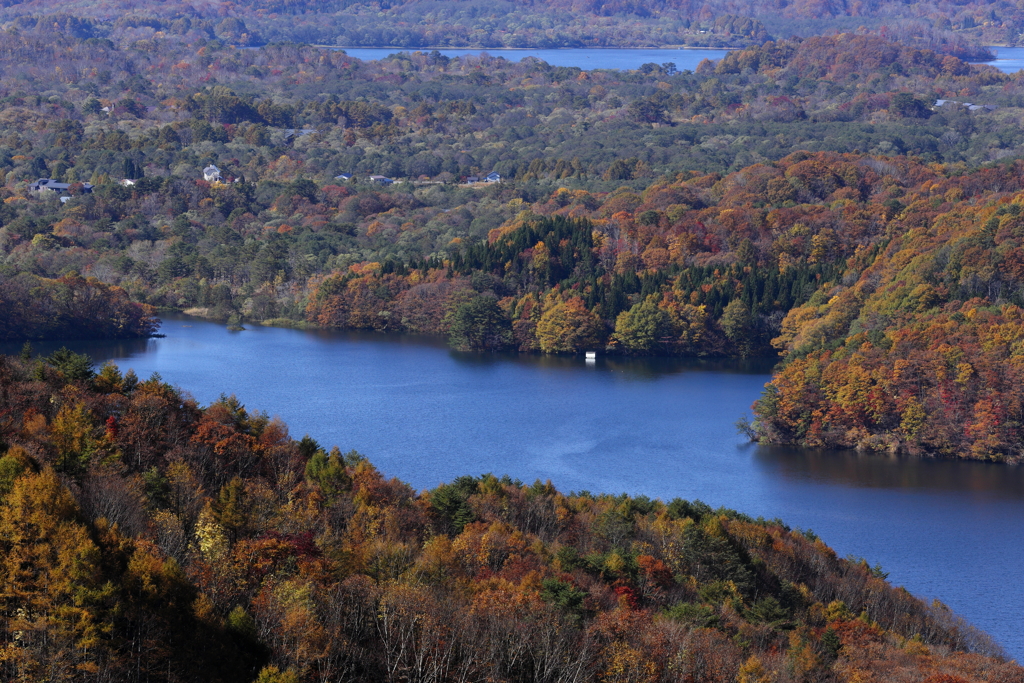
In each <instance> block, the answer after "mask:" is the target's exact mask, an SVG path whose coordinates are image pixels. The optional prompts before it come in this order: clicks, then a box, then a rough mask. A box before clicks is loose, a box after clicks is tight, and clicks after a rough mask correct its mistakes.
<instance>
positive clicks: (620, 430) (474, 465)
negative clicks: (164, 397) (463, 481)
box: [0, 316, 1024, 660]
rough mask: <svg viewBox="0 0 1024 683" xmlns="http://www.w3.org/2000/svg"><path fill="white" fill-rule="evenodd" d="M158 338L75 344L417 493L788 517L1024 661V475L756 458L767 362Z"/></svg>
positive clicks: (414, 341) (903, 462) (1003, 470)
mask: <svg viewBox="0 0 1024 683" xmlns="http://www.w3.org/2000/svg"><path fill="white" fill-rule="evenodd" d="M161 332H163V333H165V334H166V335H167V336H166V337H164V338H160V339H148V340H147V339H143V340H136V341H125V342H79V343H75V344H68V346H70V347H72V348H73V349H75V350H76V351H79V352H87V353H89V354H90V355H92V357H93V358H94V359H96V360H97V361H99V362H102V361H105V360H111V361H113V362H114V363H116V364H117V365H118V366H120V367H121V368H122V369H123V370H127V369H128V368H134V369H135V371H136V372H137V373H138V375H139V376H140V377H141V378H143V379H145V378H147V377H149V376H150V374H151V373H153V372H159V373H160V374H161V375H162V376H163V378H164V380H165V381H167V382H170V383H171V384H175V385H178V386H180V387H182V388H183V389H185V390H186V391H188V392H190V393H191V394H192V395H194V396H195V397H196V398H197V399H198V400H199V401H200V402H202V403H204V404H208V403H210V402H211V401H215V400H217V397H218V396H219V395H220V394H221V393H228V394H231V393H234V394H237V396H238V398H239V399H240V400H241V401H242V402H243V403H244V404H245V405H246V407H247V408H248V409H250V410H262V411H266V412H268V413H270V414H271V415H280V416H281V418H283V419H284V420H285V421H286V422H287V423H288V425H289V427H290V429H291V434H292V436H293V437H296V438H301V437H302V435H303V434H307V433H308V434H310V435H311V436H313V437H314V438H315V439H317V440H318V441H320V443H322V444H324V445H325V446H327V447H330V446H333V445H338V446H339V447H340V448H341V449H342V450H349V449H356V450H358V451H360V452H362V453H364V454H366V455H367V456H368V457H369V458H370V460H371V461H372V462H373V463H374V464H375V465H376V466H377V467H378V468H379V469H380V470H381V471H382V472H384V474H386V475H387V476H397V477H400V478H401V479H403V480H405V481H407V482H409V483H411V484H412V485H413V486H415V487H416V488H417V489H424V488H433V487H434V486H437V485H438V484H440V483H441V482H444V481H450V480H452V479H454V478H455V477H457V476H460V475H463V474H473V475H479V474H482V473H485V472H493V473H495V474H497V475H502V474H509V475H510V476H512V477H517V478H519V479H521V480H523V481H525V482H527V483H532V482H533V481H534V480H535V479H538V478H539V479H541V480H544V479H550V480H551V481H552V482H553V483H554V484H555V485H556V486H558V488H559V489H561V490H562V491H571V490H576V491H579V490H582V489H588V490H590V491H593V492H595V493H596V492H607V493H615V494H618V493H622V492H627V493H630V494H633V495H647V496H651V497H658V498H661V499H663V500H670V499H671V498H674V497H676V496H678V497H681V498H687V499H691V500H692V499H694V498H700V499H703V500H705V501H706V502H708V503H710V504H711V505H713V506H715V507H717V506H720V505H724V506H727V507H731V508H734V509H737V510H740V511H742V512H745V513H747V514H750V515H753V516H755V517H756V516H758V515H762V516H764V517H766V518H773V517H780V518H782V519H783V520H784V521H785V522H786V523H787V524H790V525H792V526H794V527H800V528H804V529H807V528H813V529H814V531H815V532H817V533H818V534H819V535H820V536H821V537H822V539H824V541H825V542H826V543H828V544H829V545H831V546H832V547H833V548H835V549H836V551H837V552H838V553H839V555H840V556H846V555H848V554H852V555H855V556H863V557H865V558H867V559H868V561H869V562H870V563H871V564H872V565H874V564H876V563H879V564H881V565H882V568H883V569H884V570H885V571H887V572H890V576H889V579H890V580H891V581H892V582H893V583H894V584H895V585H898V586H899V585H902V586H905V587H906V588H907V589H908V590H910V591H911V592H912V593H914V594H915V595H919V596H921V597H924V598H926V599H929V600H930V599H932V598H938V599H939V600H942V601H943V602H945V603H946V604H948V605H949V606H950V607H952V608H953V609H954V610H956V611H957V612H958V613H960V614H961V615H963V616H964V617H966V618H967V619H968V620H969V621H970V622H971V623H973V624H975V625H976V626H978V627H980V628H982V629H984V630H985V631H987V632H988V633H990V634H991V635H992V636H993V637H995V638H996V639H997V641H998V642H999V643H1001V644H1002V645H1003V646H1004V647H1006V649H1007V650H1008V651H1009V653H1010V654H1011V655H1012V656H1014V657H1016V658H1018V660H1024V627H1022V626H1021V623H1022V622H1021V616H1020V615H1021V614H1022V613H1024V583H1021V582H1020V581H1019V580H1016V579H1014V578H1013V577H1016V576H1019V575H1020V574H1019V572H1020V568H1021V567H1022V566H1024V467H1008V466H1002V465H996V464H992V463H980V462H952V461H930V460H918V459H909V458H892V457H886V456H883V455H875V454H865V453H856V452H852V451H845V452H838V451H812V450H804V449H794V448H782V447H772V448H768V447H759V446H756V445H753V444H750V443H746V442H745V441H744V439H743V438H741V437H740V436H739V435H738V434H737V433H736V428H735V426H734V422H735V421H736V419H737V418H739V417H740V416H742V415H743V414H747V415H750V404H751V403H752V402H753V401H754V400H755V399H756V398H757V397H758V396H759V395H760V393H761V389H762V388H763V386H764V383H765V382H766V381H768V380H769V379H770V375H769V372H770V365H771V363H770V362H764V361H754V362H750V361H748V362H739V361H706V360H698V359H679V358H676V359H672V358H648V359H628V358H615V357H606V356H601V357H599V358H598V359H597V360H596V362H589V361H585V360H584V359H583V358H579V357H551V356H540V355H517V354H468V353H457V352H454V351H451V350H450V349H448V348H447V347H445V345H444V343H443V341H440V340H437V339H431V338H423V337H412V336H403V335H382V334H372V333H354V332H302V331H297V330H286V329H276V328H266V327H259V326H253V327H251V328H250V329H248V330H246V331H244V332H231V331H229V330H227V329H226V328H225V327H224V325H222V324H219V325H218V324H214V323H210V322H205V321H202V320H196V319H189V318H184V317H172V316H167V317H165V319H164V325H163V327H162V329H161ZM36 346H37V351H39V352H41V353H50V352H52V351H53V350H54V349H55V348H56V347H57V346H60V344H37V345H36ZM20 348H21V345H20V344H8V345H0V352H5V353H17V352H18V351H19V350H20Z"/></svg>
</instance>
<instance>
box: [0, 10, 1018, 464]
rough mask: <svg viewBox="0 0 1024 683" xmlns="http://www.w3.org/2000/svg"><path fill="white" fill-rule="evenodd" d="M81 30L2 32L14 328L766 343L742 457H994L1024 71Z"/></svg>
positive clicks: (0, 297)
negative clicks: (610, 65) (45, 186)
mask: <svg viewBox="0 0 1024 683" xmlns="http://www.w3.org/2000/svg"><path fill="white" fill-rule="evenodd" d="M82 21H84V20H76V19H72V18H70V17H67V16H65V17H63V18H59V19H58V20H55V21H53V22H50V21H48V20H41V19H33V18H22V19H19V20H18V21H17V22H16V23H15V24H12V25H9V26H8V28H7V30H5V31H3V32H0V66H2V67H3V68H2V70H0V73H2V74H3V75H2V76H0V95H2V97H0V107H2V109H0V171H2V173H3V174H4V178H3V179H4V184H3V186H2V187H0V198H2V199H3V203H2V204H0V225H2V227H0V252H2V262H0V307H2V309H3V311H4V312H5V315H4V316H3V323H2V324H3V329H2V330H0V332H2V334H3V336H4V338H6V339H15V338H37V337H61V336H64V337H70V336H74V335H77V336H97V337H110V336H128V335H133V334H134V335H145V334H149V333H151V332H152V331H153V321H152V318H151V317H150V316H151V315H152V309H148V308H145V306H153V307H165V308H170V309H177V310H187V311H189V312H192V313H194V314H198V315H204V316H207V317H211V318H219V319H222V320H228V319H230V320H231V321H232V323H233V324H237V323H240V322H245V321H250V322H251V321H257V322H258V321H268V322H277V323H280V324H311V325H317V326H321V327H327V328H349V329H352V328H355V329H375V330H383V331H396V332H419V333H430V334H445V335H448V337H449V339H450V340H451V343H452V345H453V346H455V347H457V348H463V349H471V350H472V349H477V350H491V349H518V350H521V351H531V352H532V351H539V352H546V353H577V352H581V351H584V350H594V349H603V350H605V351H607V352H612V353H627V354H682V355H704V356H716V355H717V356H727V355H762V354H771V353H776V352H780V351H781V352H782V353H783V361H784V363H785V366H784V369H782V370H781V371H780V374H779V376H778V378H777V381H776V382H775V383H773V385H772V386H771V387H770V388H769V392H768V393H767V394H766V396H765V398H764V400H762V401H761V402H760V403H759V404H758V407H757V409H756V410H757V420H756V424H755V425H754V434H755V435H756V436H757V438H761V439H765V440H769V441H787V442H794V441H795V442H800V443H804V444H808V445H829V446H857V447H862V448H874V449H885V450H892V451H904V452H918V453H927V454H933V455H934V454H943V455H957V456H967V457H976V458H992V459H997V460H1016V459H1017V458H1018V457H1019V453H1020V448H1019V443H1020V438H1021V434H1020V431H1019V429H1020V424H1021V416H1020V405H1021V404H1020V401H1019V400H1018V399H1017V394H1018V392H1019V391H1020V389H1019V388H1018V387H1020V386H1021V383H1020V382H1018V381H1016V376H1015V375H1014V374H1013V373H1014V372H1015V370H1014V368H1015V367H1016V366H1015V365H1013V362H1015V361H1014V360H1013V359H1014V358H1015V357H1016V356H1015V353H1016V350H1015V349H1016V346H1015V344H1016V341H1015V337H1013V333H1012V331H1011V329H1010V327H1008V325H1010V324H1011V323H1012V321H1013V320H1014V318H1013V316H1014V315H1015V313H1014V312H1013V311H1015V310H1016V308H1014V307H1021V306H1024V297H1022V293H1021V277H1022V276H1024V271H1022V272H1018V271H1020V270H1021V269H1020V268H1018V267H1017V265H1019V264H1017V261H1019V260H1020V259H1019V258H1018V257H1019V254H1018V251H1019V245H1018V243H1019V239H1020V236H1019V235H1017V232H1018V231H1017V230H1016V229H1015V228H1013V227H1012V226H1013V225H1015V222H1014V221H1016V220H1017V219H1016V216H1017V214H1016V213H1015V212H1016V211H1017V209H1016V208H1015V207H1016V206H1017V205H1018V200H1017V194H1018V193H1019V192H1021V190H1022V189H1024V188H1022V187H1021V178H1022V168H1021V165H1020V164H1021V162H1019V161H1017V160H1018V159H1019V158H1020V157H1021V154H1022V151H1024V132H1022V131H1024V125H1022V123H1024V89H1022V88H1024V83H1022V79H1021V76H1020V75H1019V74H1018V75H1008V74H1003V73H1000V72H998V71H996V70H995V69H992V68H990V67H984V66H972V65H969V64H967V63H965V62H963V61H961V60H960V59H958V58H956V57H954V56H951V55H943V54H940V53H937V52H934V51H930V50H921V49H917V48H914V47H910V46H907V45H901V44H897V43H893V42H891V41H887V40H886V39H885V37H884V36H882V35H879V34H873V33H870V32H863V31H862V32H856V33H848V34H841V35H834V36H817V37H810V38H806V39H793V40H787V41H768V42H765V43H763V44H761V45H758V46H756V47H751V48H749V49H746V50H742V51H736V52H732V53H730V54H729V55H728V56H727V57H726V58H724V59H723V60H721V61H720V62H718V63H712V62H709V61H706V62H704V63H702V64H701V65H700V66H699V67H698V68H697V69H696V71H695V72H690V71H679V70H678V69H676V67H675V66H674V65H672V64H668V63H666V64H661V65H659V64H646V65H643V67H641V68H640V69H637V70H634V71H623V72H619V71H600V70H597V71H581V70H579V69H574V68H565V67H552V66H550V65H547V64H545V63H543V62H541V61H539V60H535V59H525V60H523V61H521V62H519V63H512V62H508V61H506V60H504V59H496V58H492V57H488V56H478V57H464V58H460V59H449V58H446V57H444V56H443V55H440V54H438V53H420V52H416V53H399V54H395V55H393V56H391V57H389V58H388V59H385V60H381V61H379V62H361V61H360V60H357V59H353V58H351V57H349V56H348V55H346V54H344V53H343V52H332V51H326V50H322V49H318V48H314V47H309V46H300V45H293V44H278V45H273V46H267V47H264V48H260V49H252V50H241V49H237V48H234V47H232V46H230V45H226V44H224V43H223V42H220V41H217V40H210V39H209V37H208V35H207V34H206V33H204V29H203V28H202V25H200V24H194V23H193V20H192V19H187V20H186V19H182V20H181V23H178V24H176V25H175V27H173V30H172V27H165V28H167V31H163V30H159V29H160V26H157V25H154V26H150V25H148V24H139V25H133V26H131V27H129V26H127V25H126V24H117V25H114V24H111V25H110V26H109V29H110V32H109V33H108V35H109V36H110V37H108V38H97V37H95V36H90V37H85V33H83V31H84V32H86V33H88V31H87V30H86V29H88V26H86V27H85V28H83V24H82V23H81V22H82ZM176 21H177V20H176ZM197 21H198V20H197ZM86 23H88V22H86ZM115 24H116V22H115ZM89 26H92V24H89ZM129 29H130V30H129ZM89 30H91V29H89ZM26 55H36V56H37V59H35V60H33V61H32V62H31V63H30V64H27V65H26V64H25V56H26ZM940 102H941V103H940ZM968 105H970V106H968ZM211 166H216V169H215V171H216V172H215V173H214V174H213V175H211V176H210V178H209V179H207V178H206V174H205V171H204V169H208V168H209V167H211ZM490 171H495V172H497V173H499V174H500V175H501V176H502V180H501V182H500V183H493V184H485V183H475V184H471V183H468V182H467V179H468V178H471V177H474V176H476V177H481V176H484V175H486V174H487V173H488V172H490ZM345 174H351V175H352V177H351V178H349V177H348V176H347V175H345ZM371 175H380V176H387V177H389V178H391V179H394V180H395V181H396V182H394V183H393V184H391V185H388V186H384V185H381V184H379V183H378V182H374V181H371V180H370V179H369V178H370V176H371ZM39 178H52V179H53V180H55V181H60V182H63V183H66V184H67V187H66V189H64V190H63V191H62V192H49V191H47V190H43V191H36V190H33V189H32V187H31V183H32V182H33V181H35V180H37V179H39ZM61 194H63V198H60V197H59V195H61ZM894 250H895V251H894ZM925 261H927V265H920V264H923V263H925ZM908 263H913V264H916V265H914V266H913V267H910V266H908ZM1015 264H1017V265H1015ZM911 282H912V283H913V286H912V287H911V286H910V285H909V284H908V283H911ZM900 283H902V284H900ZM108 310H109V311H115V310H116V311H118V313H117V315H116V316H115V315H111V316H109V319H105V318H103V316H102V315H100V316H99V317H96V315H94V314H102V313H104V312H105V311H108ZM971 311H975V313H971ZM90 312H92V313H90ZM969 314H970V315H973V316H974V317H973V318H971V317H967V316H968V315H969ZM90 315H93V318H92V319H91V321H90V319H89V316H90ZM943 316H945V317H943ZM961 318H963V320H968V321H970V322H969V323H964V322H962V321H961ZM925 321H931V322H928V323H927V324H926V323H925ZM932 324H934V325H936V326H938V327H935V328H934V329H932V328H930V327H927V325H932ZM922 326H924V327H922ZM943 326H944V327H943ZM992 326H998V329H999V330H1001V331H1000V332H999V334H1001V335H1004V337H1005V339H1004V337H999V339H1004V341H993V340H994V339H995V338H994V337H992V335H991V334H990V332H989V328H990V327H992ZM954 327H955V328H956V329H955V330H954ZM940 328H941V329H944V330H946V333H945V334H946V335H947V337H948V339H947V337H943V336H942V335H940V334H938V333H937V331H938V330H939V329H940ZM992 329H995V328H994V327H992ZM912 330H917V332H915V333H914V334H917V335H918V337H914V336H913V334H911V331H912ZM908 335H909V336H908ZM957 335H959V336H957ZM1006 335H1009V336H1006ZM954 337H955V338H954ZM915 339H920V340H928V342H929V343H930V342H933V341H934V342H935V345H934V348H933V347H932V346H928V344H925V343H924V342H923V341H914V340H915ZM942 344H946V346H948V347H950V348H954V349H956V351H955V353H954V352H949V351H948V350H940V347H941V348H942V349H946V346H942ZM936 354H939V355H942V354H944V355H943V356H942V357H943V358H945V359H946V360H945V361H943V362H945V363H946V367H947V369H946V370H944V371H941V372H939V371H937V370H936V369H935V368H937V367H939V365H940V363H939V360H938V356H936ZM957 354H959V355H957ZM954 356H955V357H954ZM897 361H899V362H897ZM851 373H854V374H856V375H857V377H858V379H857V382H856V383H855V386H856V389H854V388H852V387H853V386H854V384H851V382H852V379H851V378H852V377H853V376H854V375H853V374H851ZM915 373H916V374H915Z"/></svg>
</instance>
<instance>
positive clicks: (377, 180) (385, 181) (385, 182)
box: [370, 175, 395, 185]
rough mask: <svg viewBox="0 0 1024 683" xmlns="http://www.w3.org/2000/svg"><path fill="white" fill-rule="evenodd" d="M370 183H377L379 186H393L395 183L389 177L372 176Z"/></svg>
mask: <svg viewBox="0 0 1024 683" xmlns="http://www.w3.org/2000/svg"><path fill="white" fill-rule="evenodd" d="M370 182H371V183H377V184H378V185H391V184H392V183H394V182H395V181H394V180H392V179H391V178H388V177H387V176H383V175H372V176H370Z"/></svg>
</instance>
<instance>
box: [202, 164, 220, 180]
mask: <svg viewBox="0 0 1024 683" xmlns="http://www.w3.org/2000/svg"><path fill="white" fill-rule="evenodd" d="M203 180H205V181H206V182H208V183H214V182H220V169H219V168H217V167H216V166H214V165H213V164H210V165H209V166H207V167H206V168H204V169H203Z"/></svg>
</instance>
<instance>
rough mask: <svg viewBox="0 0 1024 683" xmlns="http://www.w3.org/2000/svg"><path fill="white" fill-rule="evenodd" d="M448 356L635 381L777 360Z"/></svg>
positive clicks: (758, 366) (758, 370)
mask: <svg viewBox="0 0 1024 683" xmlns="http://www.w3.org/2000/svg"><path fill="white" fill-rule="evenodd" d="M450 355H451V357H452V359H454V360H455V361H456V362H457V363H459V364H462V365H467V366H481V367H485V366H490V365H495V364H498V363H516V364H518V365H523V366H531V367H536V368H543V369H545V370H556V371H557V370H565V371H571V372H578V371H579V370H581V369H590V370H594V371H596V372H614V373H623V374H625V375H628V376H629V377H631V378H633V379H638V380H654V379H658V378H659V377H664V376H666V375H676V374H681V373H685V372H716V373H725V374H738V375H768V374H771V371H772V368H773V367H774V365H775V363H776V360H775V359H774V358H714V359H708V358H631V357H628V356H606V355H599V356H598V357H597V358H596V359H594V360H587V359H585V358H584V357H583V356H553V355H547V354H542V353H515V352H501V353H472V352H460V351H450Z"/></svg>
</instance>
